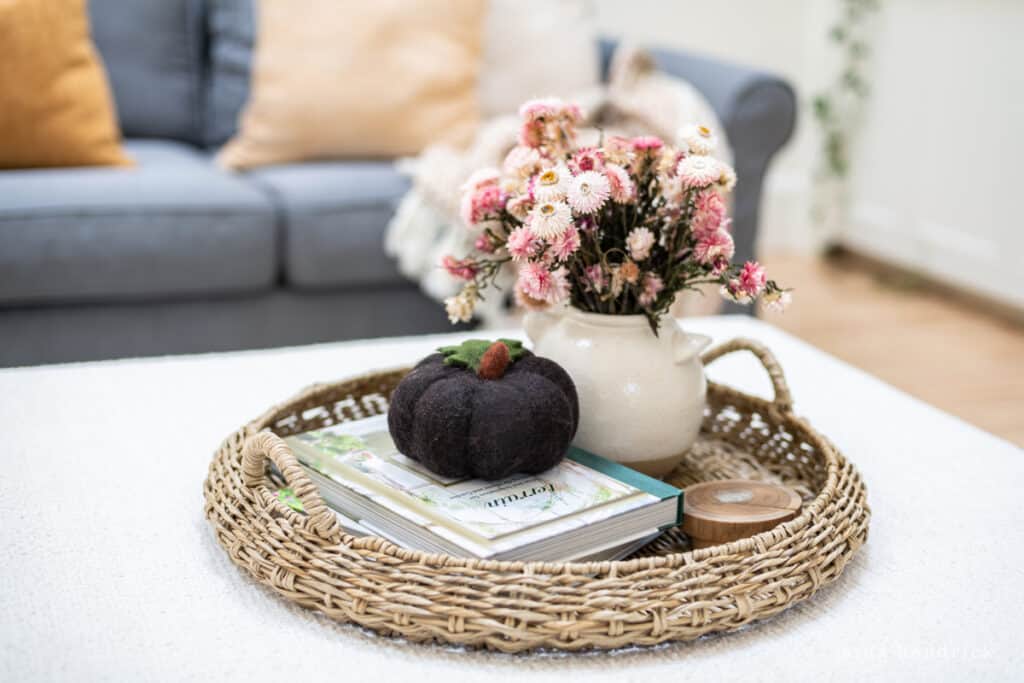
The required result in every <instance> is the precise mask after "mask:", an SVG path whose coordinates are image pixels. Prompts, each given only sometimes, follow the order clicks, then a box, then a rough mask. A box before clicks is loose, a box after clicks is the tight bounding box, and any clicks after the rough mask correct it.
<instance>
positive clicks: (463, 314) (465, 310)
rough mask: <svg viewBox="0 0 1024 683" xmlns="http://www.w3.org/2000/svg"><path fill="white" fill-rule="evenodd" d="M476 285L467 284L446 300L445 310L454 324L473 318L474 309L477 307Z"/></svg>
mask: <svg viewBox="0 0 1024 683" xmlns="http://www.w3.org/2000/svg"><path fill="white" fill-rule="evenodd" d="M476 298H477V292H476V286H475V285H473V284H469V285H466V287H464V288H463V290H462V291H461V292H459V293H458V294H456V295H455V296H450V297H448V298H447V299H445V300H444V310H445V312H446V313H447V314H448V320H450V321H451V323H452V324H453V325H454V324H455V323H458V322H463V323H468V322H469V321H470V320H472V319H473V309H474V308H475V307H476Z"/></svg>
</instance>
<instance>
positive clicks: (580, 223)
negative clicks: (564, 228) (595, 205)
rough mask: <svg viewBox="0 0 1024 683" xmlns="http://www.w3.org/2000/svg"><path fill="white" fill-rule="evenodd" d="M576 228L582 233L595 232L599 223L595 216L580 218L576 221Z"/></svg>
mask: <svg viewBox="0 0 1024 683" xmlns="http://www.w3.org/2000/svg"><path fill="white" fill-rule="evenodd" d="M576 227H577V228H579V229H580V232H588V233H589V232H593V231H594V230H596V229H597V221H595V220H594V217H593V216H580V217H579V218H577V219H576Z"/></svg>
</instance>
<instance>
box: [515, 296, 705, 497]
mask: <svg viewBox="0 0 1024 683" xmlns="http://www.w3.org/2000/svg"><path fill="white" fill-rule="evenodd" d="M524 326H525V328H526V334H527V335H528V336H529V337H530V339H531V340H532V341H533V349H534V352H535V353H536V354H537V355H539V356H545V357H547V358H550V359H551V360H553V361H555V362H557V363H558V364H560V365H561V366H562V367H563V368H565V370H566V371H567V372H568V373H569V375H570V376H571V377H572V379H573V382H575V384H576V390H577V392H578V393H579V401H580V424H579V429H578V431H577V432H576V438H575V440H574V441H573V443H574V444H576V445H577V446H579V447H581V448H584V449H586V450H588V451H591V452H593V453H597V454H598V455H602V456H604V457H606V458H609V459H611V460H615V461H617V462H620V463H622V464H623V465H627V466H629V467H632V468H634V469H637V470H640V471H641V472H644V473H645V474H649V475H651V476H655V477H662V476H664V475H666V474H668V473H669V472H670V471H671V470H672V469H673V468H674V467H675V466H676V465H677V464H678V463H679V461H680V460H681V459H682V457H683V455H684V454H685V452H686V450H687V449H688V448H689V447H690V446H691V445H693V442H694V441H695V440H696V439H697V432H698V431H699V430H700V424H701V420H702V419H703V417H704V398H705V395H706V394H707V382H706V380H705V379H704V367H703V365H702V364H701V362H700V352H701V351H703V350H704V349H705V348H706V347H707V345H708V344H710V343H711V338H710V337H708V336H706V335H703V334H687V333H686V332H683V330H682V329H681V328H680V327H679V323H678V322H677V321H676V320H675V319H674V318H672V317H669V316H664V317H663V318H662V321H661V325H660V327H659V330H658V336H655V335H654V333H653V332H652V331H651V327H650V325H649V323H648V322H647V318H646V317H644V316H642V315H605V314H600V313H584V312H583V311H580V310H578V309H575V308H571V307H565V308H562V309H558V310H552V311H540V312H530V313H528V314H527V316H526V320H525V321H524Z"/></svg>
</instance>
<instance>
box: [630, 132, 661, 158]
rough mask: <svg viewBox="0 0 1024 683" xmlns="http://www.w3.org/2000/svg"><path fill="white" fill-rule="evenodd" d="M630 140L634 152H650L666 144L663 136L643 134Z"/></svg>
mask: <svg viewBox="0 0 1024 683" xmlns="http://www.w3.org/2000/svg"><path fill="white" fill-rule="evenodd" d="M629 142H630V147H632V149H633V151H634V152H637V153H640V154H644V153H648V152H657V151H658V150H659V149H661V148H662V147H664V146H665V143H664V142H662V140H661V138H658V137H655V136H653V135H642V136H640V137H636V138H633V139H632V140H630V141H629Z"/></svg>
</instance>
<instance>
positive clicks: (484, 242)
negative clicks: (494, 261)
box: [473, 235, 494, 254]
mask: <svg viewBox="0 0 1024 683" xmlns="http://www.w3.org/2000/svg"><path fill="white" fill-rule="evenodd" d="M473 248H474V249H476V250H477V251H481V252H483V253H485V254H493V253H494V244H493V243H492V242H491V238H490V237H488V236H487V235H480V236H479V237H477V238H476V241H475V242H474V243H473Z"/></svg>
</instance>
